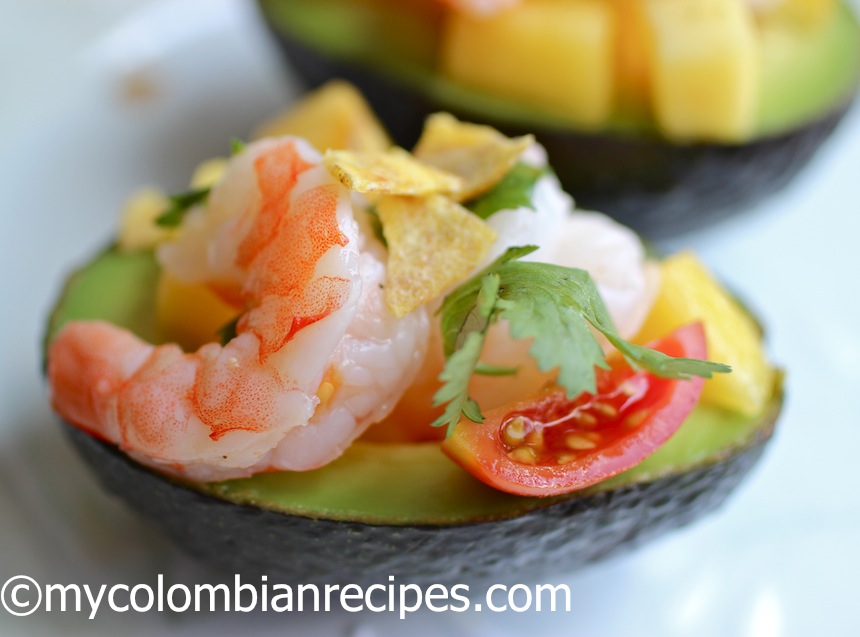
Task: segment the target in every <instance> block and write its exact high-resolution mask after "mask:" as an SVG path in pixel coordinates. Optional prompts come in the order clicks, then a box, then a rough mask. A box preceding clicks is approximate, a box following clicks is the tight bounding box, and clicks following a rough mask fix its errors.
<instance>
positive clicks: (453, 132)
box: [413, 113, 534, 201]
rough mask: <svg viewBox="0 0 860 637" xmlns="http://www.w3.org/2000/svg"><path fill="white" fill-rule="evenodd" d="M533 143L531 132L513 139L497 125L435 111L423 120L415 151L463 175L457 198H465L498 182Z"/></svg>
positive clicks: (426, 159)
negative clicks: (468, 121)
mask: <svg viewBox="0 0 860 637" xmlns="http://www.w3.org/2000/svg"><path fill="white" fill-rule="evenodd" d="M533 143H534V137H533V136H531V135H524V136H523V137H516V138H513V139H511V138H509V137H505V136H504V135H502V134H501V133H500V132H499V131H497V130H496V129H495V128H491V127H489V126H482V125H480V124H467V123H464V122H461V121H459V120H458V119H457V118H456V117H454V116H453V115H449V114H448V113H435V114H433V115H431V116H430V117H428V118H427V121H426V122H425V123H424V131H423V132H422V134H421V139H419V140H418V144H417V145H416V146H415V149H414V150H413V153H414V154H415V157H416V159H419V160H421V161H422V162H424V163H425V164H429V165H431V166H434V167H436V168H439V169H441V170H444V171H445V172H448V173H452V174H454V175H457V176H458V177H461V178H462V179H463V187H462V189H461V190H460V191H459V192H457V193H456V194H457V197H456V199H457V200H459V201H466V200H468V199H471V198H472V197H476V196H477V195H480V194H482V193H484V192H486V191H488V190H490V189H491V188H492V187H493V186H495V185H496V184H497V183H498V182H499V181H500V180H501V179H502V177H504V176H505V175H507V174H508V173H509V172H510V170H511V168H513V167H514V164H516V163H517V160H518V159H519V157H520V155H522V153H523V151H524V150H525V149H526V148H528V147H529V146H531V145H532V144H533Z"/></svg>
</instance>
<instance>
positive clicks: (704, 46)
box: [645, 0, 759, 141]
mask: <svg viewBox="0 0 860 637" xmlns="http://www.w3.org/2000/svg"><path fill="white" fill-rule="evenodd" d="M645 18H646V28H647V30H648V33H647V35H648V41H649V45H650V46H649V49H650V50H649V56H650V66H651V73H652V79H653V106H654V111H655V115H656V118H657V122H658V125H659V126H660V128H661V130H662V131H663V133H664V134H665V135H666V136H668V137H670V138H673V139H676V140H680V141H683V140H687V139H711V140H716V141H743V140H744V139H746V138H748V137H749V135H750V134H751V133H752V132H753V127H754V125H755V116H756V107H757V101H758V84H759V78H758V71H759V51H758V43H757V42H758V40H757V37H756V27H755V23H754V18H753V14H752V10H751V9H750V7H749V6H748V4H747V2H746V0H645Z"/></svg>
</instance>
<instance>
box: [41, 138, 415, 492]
mask: <svg viewBox="0 0 860 637" xmlns="http://www.w3.org/2000/svg"><path fill="white" fill-rule="evenodd" d="M361 248H362V238H361V237H360V235H359V231H358V226H357V223H356V221H355V218H354V215H353V208H352V204H351V200H350V197H349V193H348V192H347V191H346V190H345V189H344V188H343V187H342V186H341V185H340V184H339V183H337V182H335V181H334V180H333V179H332V178H331V177H330V176H329V175H328V172H327V171H326V170H325V168H324V167H323V166H322V165H321V164H320V156H319V154H318V153H317V152H316V151H315V150H313V149H312V148H311V147H310V146H309V145H307V144H306V143H305V142H303V141H302V140H299V139H296V138H281V139H278V140H264V141H261V142H257V143H255V144H253V145H251V146H249V147H248V148H247V149H246V150H245V151H244V152H243V153H241V154H240V155H238V156H237V157H235V158H234V159H233V160H232V161H231V163H230V165H229V167H228V169H227V172H226V173H225V175H224V177H223V179H222V181H221V182H220V183H219V184H218V185H217V186H216V187H215V189H214V190H213V192H212V194H211V195H210V198H209V201H208V203H207V204H206V205H205V206H201V207H199V208H198V209H196V210H194V211H192V212H191V213H190V214H189V215H188V217H187V219H186V221H185V222H184V224H183V228H182V231H181V233H180V236H179V237H178V239H177V241H176V242H175V243H174V244H172V245H169V246H165V247H164V248H163V249H162V250H161V251H160V253H159V258H160V261H161V263H162V265H163V267H164V268H165V269H166V270H168V271H169V272H170V274H171V275H173V276H175V277H177V278H179V279H180V280H184V281H186V282H201V283H206V284H208V285H210V286H211V287H212V288H213V289H215V290H217V291H218V292H219V293H220V294H221V295H222V296H224V297H225V298H226V299H230V300H231V301H232V302H234V303H236V304H237V306H238V305H241V307H242V308H245V312H244V314H242V316H241V319H240V320H239V321H238V323H237V328H236V333H237V335H236V337H235V338H233V339H232V340H231V341H229V342H228V343H227V344H226V345H223V346H222V345H219V344H217V343H208V344H206V345H204V346H203V347H201V348H200V349H198V350H197V351H196V352H193V353H186V352H183V351H182V350H181V349H180V348H179V347H178V346H176V345H172V344H168V345H159V346H153V345H150V344H148V343H145V342H144V341H142V340H140V339H139V338H137V337H136V336H134V335H133V334H131V333H130V332H128V331H127V330H124V329H122V328H119V327H116V326H114V325H111V324H108V323H104V322H99V321H94V322H83V321H82V322H72V323H70V324H68V325H67V326H66V327H65V328H63V329H62V330H61V332H60V333H59V334H58V335H57V337H56V338H55V340H54V341H53V343H52V344H51V347H50V351H49V356H48V360H49V365H48V377H49V381H50V384H51V388H52V398H53V403H54V406H55V408H56V409H57V411H58V412H59V413H60V414H61V415H62V416H64V417H65V418H66V419H67V420H68V421H69V422H71V423H72V424H74V425H76V426H78V427H80V428H82V429H85V430H87V431H89V432H91V433H93V434H95V435H97V436H100V437H102V438H105V439H107V440H109V441H112V442H114V443H117V444H118V445H119V446H120V447H121V448H123V449H124V450H126V452H127V453H129V454H130V455H132V456H133V457H135V458H137V459H139V460H140V461H142V462H144V463H146V464H149V465H151V466H155V467H158V468H161V469H163V470H167V471H171V472H173V473H176V474H178V475H181V476H184V477H188V478H191V479H196V480H218V479H226V478H232V477H239V476H246V475H250V474H252V473H255V472H258V471H264V470H277V469H294V470H304V469H311V468H314V467H317V466H319V465H321V464H323V463H325V462H327V461H329V460H331V459H333V458H334V457H336V456H337V455H338V454H339V453H340V452H341V451H342V450H343V448H344V447H345V446H346V445H347V444H348V443H349V441H351V440H352V439H353V438H354V437H355V436H357V435H359V434H360V433H361V431H362V429H363V428H364V427H366V426H367V425H369V424H370V422H372V420H373V419H374V418H379V417H382V416H384V415H385V411H386V410H387V409H390V407H391V405H392V404H393V403H394V402H395V401H396V399H397V398H398V397H399V395H400V393H402V391H403V390H404V389H405V387H406V386H407V385H408V384H409V382H410V381H411V379H412V378H411V377H412V376H414V374H415V371H416V370H417V368H418V366H419V364H420V362H421V357H422V354H423V351H424V347H425V346H426V335H427V326H428V321H427V317H426V313H425V312H424V311H423V310H419V311H417V312H415V313H413V314H412V315H409V316H407V317H405V318H404V319H402V320H397V319H395V318H394V317H393V316H392V315H390V313H386V312H387V308H385V306H384V305H381V304H380V303H378V296H379V292H378V291H379V285H380V284H381V282H382V281H383V279H384V274H385V273H384V266H382V262H381V261H380V260H379V258H378V256H377V255H375V254H374V251H373V250H372V249H368V250H367V251H366V252H365V253H362V251H361ZM353 359H355V360H356V361H357V362H358V363H357V364H356V365H355V366H353V365H352V362H353ZM365 390H367V392H368V396H367V398H366V400H368V401H373V405H374V407H373V408H368V406H367V404H365V403H364V402H363V401H362V400H359V399H357V396H359V395H360V394H361V392H363V391H365ZM361 397H362V398H363V396H361ZM323 402H325V404H324V405H322V406H321V403H323Z"/></svg>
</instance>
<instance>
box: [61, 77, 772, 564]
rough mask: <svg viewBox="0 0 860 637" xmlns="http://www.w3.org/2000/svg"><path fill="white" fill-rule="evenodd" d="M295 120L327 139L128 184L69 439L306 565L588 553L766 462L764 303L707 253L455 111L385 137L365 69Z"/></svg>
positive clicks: (190, 508)
mask: <svg viewBox="0 0 860 637" xmlns="http://www.w3.org/2000/svg"><path fill="white" fill-rule="evenodd" d="M308 126H309V128H306V127H308ZM278 127H280V130H279V131H278V132H280V133H285V132H290V133H296V132H298V131H297V129H306V130H307V131H308V134H307V136H308V137H315V140H314V143H315V144H316V145H317V146H318V147H319V148H328V149H329V150H328V151H327V152H326V154H325V155H324V156H320V155H319V154H318V153H317V152H316V151H315V150H313V149H312V148H311V146H310V145H309V144H308V143H307V142H306V141H304V140H300V139H299V138H296V137H290V136H287V137H273V138H266V139H263V140H260V141H257V142H253V143H251V144H248V145H247V146H246V145H242V144H237V145H236V146H235V148H234V156H233V157H232V158H231V159H229V160H215V161H212V162H207V163H205V164H203V165H202V166H201V168H200V169H199V170H198V172H197V174H196V175H195V178H194V180H193V181H192V190H191V191H189V192H188V193H184V194H182V195H178V196H174V197H171V198H165V197H163V195H160V194H159V193H155V192H144V193H142V194H140V195H138V196H136V197H134V198H133V199H132V201H131V203H130V204H129V206H128V207H127V209H126V212H125V214H124V217H123V222H122V225H121V228H120V231H119V233H118V241H117V244H116V245H115V246H113V247H111V248H109V249H107V250H106V251H104V252H102V253H101V254H99V255H98V256H96V257H95V258H94V259H93V260H92V261H91V262H90V263H89V264H87V265H86V266H84V267H83V268H81V269H80V270H79V271H78V272H76V273H75V274H74V275H72V277H70V279H69V280H68V282H67V284H66V287H65V289H64V291H63V293H62V295H61V298H60V300H59V301H58V303H57V305H56V307H55V310H54V312H53V314H52V316H51V319H50V321H49V326H48V332H47V336H46V353H47V374H48V379H49V382H50V384H51V390H52V400H53V403H54V406H55V408H56V409H57V411H58V412H59V413H60V415H61V416H62V417H63V418H64V420H66V421H67V422H68V423H69V424H70V427H69V431H70V433H71V436H72V439H73V441H74V442H75V444H76V445H77V446H78V447H79V449H80V450H81V452H82V454H83V455H84V457H85V458H86V459H87V460H88V461H89V462H90V463H91V464H92V465H93V467H94V469H95V470H96V472H97V473H98V474H99V475H100V476H101V477H102V479H103V480H104V481H105V483H106V485H107V486H108V488H110V489H111V490H113V491H115V492H117V493H119V494H120V495H122V496H123V497H124V498H126V499H127V500H128V501H129V502H131V503H132V505H133V506H135V507H136V508H138V509H140V510H141V511H142V512H143V513H145V514H146V515H148V516H150V517H152V518H154V519H155V520H156V522H157V523H159V524H160V525H161V526H163V528H165V530H166V531H167V532H168V533H169V534H170V535H171V536H172V537H174V538H175V539H177V540H178V541H179V542H180V543H181V544H183V545H184V546H186V547H188V548H189V549H190V550H191V551H192V552H196V553H198V554H200V555H201V556H203V557H205V558H206V559H208V560H209V561H211V562H213V563H214V564H217V565H219V566H221V567H224V568H226V569H228V570H232V571H237V572H257V573H260V572H265V573H269V574H272V575H275V576H277V577H279V578H281V579H288V580H298V581H301V580H350V581H352V580H356V581H366V580H373V579H377V580H380V579H382V578H384V577H385V576H386V575H389V574H392V573H396V574H398V575H402V576H408V577H409V578H412V579H414V580H416V581H418V580H421V581H427V580H431V579H439V578H449V579H450V578H453V577H454V576H462V575H464V574H465V575H467V576H469V577H478V576H488V575H501V574H502V572H503V571H504V570H506V569H509V566H510V561H509V560H508V561H506V562H505V561H502V560H501V558H502V557H505V556H507V557H509V556H510V553H511V552H512V551H513V550H514V549H515V547H520V548H516V549H515V550H516V552H517V554H518V555H519V556H521V557H522V564H521V566H522V569H521V570H519V571H518V573H517V574H519V575H525V574H526V573H527V572H528V573H533V572H537V571H540V570H545V569H548V568H553V567H555V568H565V567H567V568H572V567H575V566H578V565H581V564H584V563H587V562H590V561H593V560H595V559H598V558H600V557H605V556H606V555H609V554H612V553H614V552H616V551H618V550H621V549H623V548H625V547H628V546H632V545H635V544H637V543H639V542H640V541H643V540H645V539H647V538H649V537H651V536H653V535H655V534H657V533H659V532H661V531H663V530H666V529H669V528H674V527H676V526H679V525H681V524H683V523H686V522H688V521H690V520H692V519H693V518H695V517H696V516H698V515H699V514H701V513H704V512H705V511H707V510H710V509H712V508H713V507H715V506H717V505H718V504H719V503H720V502H722V500H723V499H724V498H725V496H726V495H727V494H728V493H729V492H730V491H731V489H732V488H733V487H734V486H735V485H736V484H737V483H738V482H739V481H740V479H741V478H742V477H743V475H744V474H745V473H746V472H747V471H748V470H749V468H750V467H751V466H752V464H753V463H754V461H755V459H756V458H757V457H758V455H759V454H760V453H761V450H762V448H763V445H764V443H765V442H766V441H767V440H768V439H769V437H770V436H771V433H772V431H773V425H774V421H775V418H776V416H777V414H778V411H779V408H780V403H781V390H780V380H779V375H778V374H777V373H776V372H775V371H774V370H773V368H772V367H771V366H770V365H769V364H768V363H767V360H766V358H765V356H764V354H763V350H762V347H761V334H760V332H759V329H758V326H757V324H756V323H755V321H754V320H753V319H751V318H750V316H749V315H748V314H747V313H746V312H745V311H744V310H743V309H742V308H741V306H740V305H738V304H737V303H736V302H735V301H734V300H733V299H732V297H731V296H729V295H728V294H727V293H726V292H725V291H724V290H723V289H722V287H721V286H720V285H719V284H718V283H716V282H715V281H714V279H713V278H712V277H711V276H710V275H709V274H708V273H707V271H706V270H705V269H704V267H703V266H702V265H701V264H700V263H699V262H698V261H697V260H696V259H695V257H693V256H692V255H690V254H680V255H675V256H672V257H668V258H666V259H664V260H662V261H655V260H654V259H652V258H650V257H649V256H647V255H646V254H645V252H644V250H643V249H642V247H641V244H640V243H639V242H638V239H637V238H636V237H635V235H633V234H632V233H630V232H629V231H628V230H626V229H623V228H622V227H620V226H618V225H617V224H615V223H614V222H612V221H610V220H608V219H606V218H605V217H603V216H601V215H596V214H593V213H582V212H572V211H571V209H570V200H569V199H568V198H567V197H565V196H564V195H563V193H562V192H561V191H560V189H559V188H558V186H557V182H556V181H555V178H554V177H553V176H552V174H551V172H548V171H547V169H546V167H545V165H543V164H542V163H541V161H542V159H541V155H540V152H539V150H538V149H537V147H535V146H533V142H532V140H531V139H529V138H525V139H521V140H509V139H507V138H504V137H502V136H500V135H499V134H498V133H496V132H495V131H492V130H491V129H487V128H486V127H478V126H473V125H468V124H463V123H460V122H457V121H456V120H454V119H453V118H451V117H450V116H446V115H439V116H437V117H435V118H433V119H431V120H430V121H429V122H428V131H427V134H426V136H425V137H424V138H422V142H421V143H419V145H418V146H417V147H416V149H415V150H414V152H413V154H409V153H406V151H403V150H399V149H391V148H389V147H388V144H387V142H386V141H385V136H384V131H382V130H381V129H377V128H374V125H373V119H372V114H370V113H369V111H368V110H367V109H366V107H365V106H364V105H363V103H362V102H361V101H360V98H359V97H358V96H357V94H356V93H354V91H352V89H350V88H349V87H345V86H343V85H334V86H333V87H329V88H328V89H327V90H325V91H323V92H321V93H318V94H316V95H314V96H311V97H310V98H309V99H308V101H306V102H304V103H303V104H300V105H299V106H298V108H297V109H295V110H294V111H292V112H290V113H289V114H287V115H286V116H284V117H281V118H280V119H278V120H276V121H274V122H273V123H270V124H268V125H267V126H266V127H265V128H264V130H266V131H267V132H270V133H271V132H275V131H274V129H275V128H278ZM369 140H370V141H369ZM377 143H379V144H381V145H382V149H377V150H366V148H367V146H368V145H370V146H374V145H376V144H377ZM355 146H360V147H363V148H365V150H363V151H356V150H348V149H349V148H355ZM333 148H334V149H340V150H332V149H333ZM529 167H531V168H533V169H535V170H533V171H532V172H531V173H529V170H527V169H528V168H529ZM524 174H531V176H532V178H531V179H527V178H525V176H524ZM394 193H397V194H394ZM443 193H444V194H443ZM458 199H459V202H458ZM571 224H573V225H571ZM571 229H574V230H575V232H574V233H573V234H574V235H575V236H573V238H570V237H569V236H568V233H569V231H570V230H571ZM555 235H558V236H555ZM541 236H543V237H544V238H545V240H544V241H536V246H534V247H522V246H517V245H514V246H513V247H512V246H511V245H510V244H511V242H515V243H518V242H519V241H520V240H522V239H524V238H533V239H538V238H540V237H541ZM546 237H549V238H546ZM559 237H560V238H561V243H559V246H560V247H561V248H562V249H563V253H564V254H556V253H554V252H553V250H552V245H553V241H554V240H555V239H558V238H559ZM583 241H585V243H583ZM607 242H608V243H607ZM592 244H593V245H595V246H597V247H598V249H597V250H594V251H590V250H589V246H592ZM538 245H539V246H540V248H537V246H538ZM610 245H612V246H614V247H613V248H612V249H609V246H610ZM589 252H590V254H589ZM569 253H570V254H569ZM224 254H226V255H227V257H226V261H225V260H224V257H223V256H222V255H224ZM308 255H310V256H308ZM326 255H337V258H335V259H330V258H329V259H327V258H326ZM574 257H576V258H579V259H586V260H588V259H596V260H597V261H596V262H594V261H592V263H599V264H600V265H601V267H600V268H597V267H596V266H595V275H594V277H595V278H594V279H593V280H592V278H591V275H590V274H589V273H588V271H587V270H585V269H581V268H578V267H576V266H575V265H570V266H567V265H558V264H557V263H554V262H555V261H560V262H567V261H569V260H570V259H572V258H574ZM622 261H623V262H625V263H624V264H623V265H618V263H620V262H622ZM243 263H244V264H245V265H241V264H243ZM577 263H579V262H577ZM227 266H229V267H227ZM233 266H236V267H233ZM264 266H265V267H264ZM607 272H609V273H610V274H611V275H613V276H609V275H607ZM619 275H622V276H621V283H620V284H619V283H618V280H617V279H615V280H613V277H617V276H619ZM195 277H198V278H197V281H204V282H205V283H201V282H195ZM231 277H238V280H239V281H240V283H241V285H239V286H238V287H234V286H231V282H233V281H235V279H231ZM349 277H354V280H355V281H358V282H359V284H356V285H354V286H350V281H351V279H350V278H349ZM604 297H605V298H606V301H605V302H604V300H603V298H604ZM351 306H352V307H354V308H355V312H354V313H353V314H351V315H347V314H344V312H345V310H348V309H350V307H351ZM431 308H432V309H433V311H434V313H432V314H431V312H429V311H428V310H429V309H431ZM344 316H345V317H346V318H344ZM431 316H435V317H438V318H436V319H431ZM434 321H437V322H436V323H435V327H434ZM589 326H590V327H589ZM592 329H593V330H596V331H597V332H599V333H600V334H601V335H602V336H601V338H602V339H605V340H602V341H601V340H597V339H596V338H595V336H594V334H595V333H596V332H592ZM338 330H340V331H338ZM332 334H334V336H335V337H334V338H333V337H332ZM511 335H513V339H512V338H511ZM524 337H525V340H522V339H523V338H524ZM434 339H435V340H434ZM610 343H611V345H612V347H613V348H614V349H617V350H618V352H620V354H614V355H608V356H607V354H606V353H605V352H606V351H607V350H608V349H609V344H610ZM642 343H648V345H647V346H645V345H642ZM520 345H524V346H525V349H522V347H520ZM706 346H707V352H706V349H705V348H706ZM571 351H575V352H576V355H575V356H574V355H572V354H571ZM431 353H432V355H431ZM622 354H623V356H622ZM706 356H707V357H708V358H713V359H716V360H720V361H723V362H727V363H730V364H731V365H732V366H733V367H734V368H735V369H734V372H733V373H732V374H726V373H725V372H726V371H728V368H727V367H726V366H724V365H721V364H718V363H711V362H707V361H705V360H702V359H704V358H705V357H706ZM530 357H533V358H530ZM512 365H515V366H512ZM309 370H310V371H309ZM704 377H710V380H707V381H705V380H704ZM369 381H370V382H369ZM547 382H551V383H557V385H554V386H555V387H556V388H555V389H550V390H548V389H546V387H547ZM703 390H704V391H703ZM434 397H435V400H432V399H433V398H434ZM409 403H413V404H411V405H410V404H409ZM404 405H406V406H407V407H408V411H403V410H402V407H403V406H404ZM422 410H423V411H422ZM407 413H408V414H411V417H408V416H406V414H407ZM422 413H423V416H421V417H419V414H422ZM434 419H435V424H437V425H441V426H440V427H438V428H437V429H435V430H434V429H432V428H431V427H430V423H431V420H434ZM446 430H447V435H446ZM392 431H397V432H398V435H397V436H392V435H391V432H392ZM428 431H430V432H432V431H436V432H439V434H440V435H439V436H437V435H433V434H431V435H428V434H427V432H428ZM434 438H444V440H442V442H441V443H440V442H439V441H438V440H434ZM443 452H444V455H443ZM446 456H447V457H446ZM487 458H489V459H490V462H489V463H487V462H486V459H487ZM451 460H454V462H452V461H451ZM494 467H496V468H498V470H495V469H494ZM476 478H477V479H476ZM212 529H218V532H217V533H213V532H212ZM568 532H570V533H568ZM569 535H574V536H575V537H576V539H575V540H571V539H570V537H569ZM204 537H205V538H206V541H205V542H202V541H200V540H201V538H204ZM526 540H530V541H531V542H532V544H533V546H534V550H533V551H523V550H522V549H521V543H522V542H523V541H526ZM345 542H346V543H348V544H349V545H350V546H352V547H354V548H355V550H354V551H350V552H349V557H348V558H347V557H344V552H343V550H342V549H343V545H344V543H345ZM449 542H453V543H455V544H456V546H457V549H456V551H455V552H454V553H450V554H449V555H448V557H447V558H446V559H445V560H440V559H438V558H439V553H440V551H441V548H440V547H442V546H446V545H447V544H448V543H449ZM334 546H337V547H338V548H337V552H338V556H337V557H336V558H335V556H333V555H332V553H331V550H332V549H331V547H334ZM327 547H328V548H327ZM508 575H510V572H508Z"/></svg>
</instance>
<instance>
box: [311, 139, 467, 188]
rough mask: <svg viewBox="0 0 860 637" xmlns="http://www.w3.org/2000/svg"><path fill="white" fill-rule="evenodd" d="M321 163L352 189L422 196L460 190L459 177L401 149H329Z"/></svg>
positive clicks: (461, 185) (460, 180)
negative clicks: (380, 150) (370, 150)
mask: <svg viewBox="0 0 860 637" xmlns="http://www.w3.org/2000/svg"><path fill="white" fill-rule="evenodd" d="M323 163H324V164H325V167H326V168H327V169H328V171H329V173H331V175H332V177H334V178H335V179H337V180H338V181H340V182H341V183H342V184H343V185H344V186H346V187H347V188H349V189H350V190H352V191H353V192H360V193H364V194H369V193H375V194H381V195H409V196H422V195H431V194H437V193H444V194H452V193H455V192H459V191H461V190H462V189H463V180H462V179H460V178H459V177H457V176H456V175H452V174H451V173H448V172H445V171H442V170H438V169H436V168H433V167H432V166H429V165H427V164H424V163H422V162H420V161H418V160H417V159H415V157H413V156H412V155H410V154H409V153H408V152H406V151H405V150H403V149H402V148H396V147H395V148H391V149H389V150H387V151H383V152H370V153H361V152H353V151H349V150H329V151H326V154H325V156H324V157H323Z"/></svg>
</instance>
